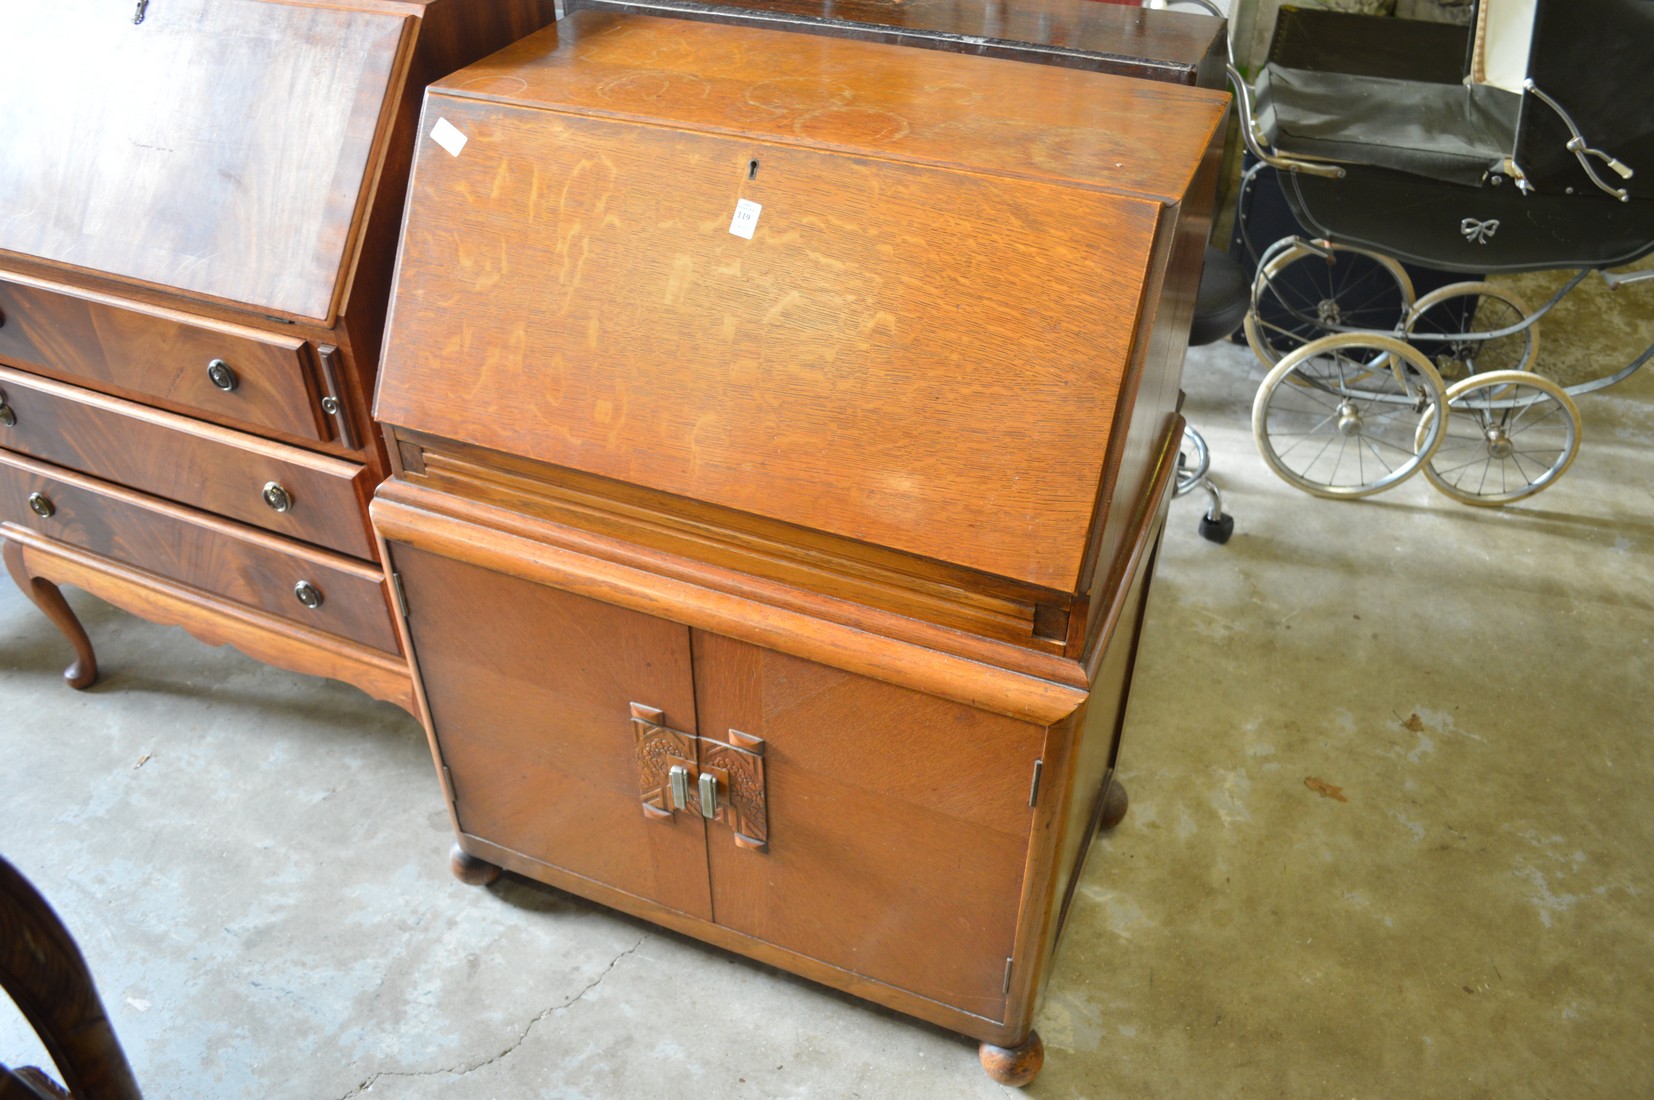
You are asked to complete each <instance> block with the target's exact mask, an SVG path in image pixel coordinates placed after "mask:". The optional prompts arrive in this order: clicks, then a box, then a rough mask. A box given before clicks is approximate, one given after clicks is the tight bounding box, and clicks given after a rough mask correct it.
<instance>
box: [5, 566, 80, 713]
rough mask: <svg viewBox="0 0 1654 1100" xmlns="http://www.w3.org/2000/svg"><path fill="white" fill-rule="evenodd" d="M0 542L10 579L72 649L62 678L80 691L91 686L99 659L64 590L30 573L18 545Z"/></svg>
mask: <svg viewBox="0 0 1654 1100" xmlns="http://www.w3.org/2000/svg"><path fill="white" fill-rule="evenodd" d="M0 544H4V547H5V549H4V551H3V554H4V556H5V559H6V571H7V572H9V573H10V574H11V579H12V580H14V581H16V582H17V587H18V588H21V589H22V590H23V594H24V595H25V596H27V597H29V599H30V600H31V601H32V602H33V603H34V605H35V606H36V607H38V608H40V610H41V611H43V612H45V614H46V617H47V618H48V619H50V620H52V623H53V624H54V625H55V626H56V627H57V629H58V631H59V632H60V633H62V635H63V636H64V637H65V638H67V639H68V640H69V644H70V645H71V646H73V647H74V649H75V659H74V661H73V662H72V663H71V664H70V665H69V667H68V668H66V669H64V670H63V679H64V681H65V682H66V683H67V684H68V685H69V686H70V687H72V688H75V689H76V690H79V691H84V690H85V689H86V688H89V687H91V686H92V685H93V684H94V683H96V682H97V679H98V659H97V656H96V655H95V654H94V653H93V652H92V639H90V638H88V637H87V636H86V628H85V627H83V626H81V625H80V620H79V619H77V618H76V617H75V612H74V610H73V609H72V608H71V607H70V606H69V601H68V600H66V599H64V598H63V593H62V592H61V591H60V590H59V589H58V587H57V585H55V584H53V583H52V582H51V581H49V580H46V579H45V578H44V577H33V576H30V575H29V567H28V565H27V564H25V563H24V561H23V547H22V546H21V545H20V544H18V543H15V542H12V541H11V540H10V539H6V538H0Z"/></svg>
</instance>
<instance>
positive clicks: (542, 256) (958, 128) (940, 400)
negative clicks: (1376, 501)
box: [376, 11, 1226, 590]
mask: <svg viewBox="0 0 1654 1100" xmlns="http://www.w3.org/2000/svg"><path fill="white" fill-rule="evenodd" d="M1225 103H1226V100H1225V98H1224V97H1223V96H1221V95H1218V94H1214V93H1210V92H1206V91H1200V90H1195V89H1186V88H1181V87H1173V86H1168V85H1164V84H1155V83H1150V82H1146V81H1134V80H1127V79H1123V78H1118V77H1110V76H1102V75H1098V74H1094V73H1085V72H1079V71H1074V70H1067V69H1057V68H1050V67H1046V66H1038V65H1028V64H1022V63H1019V62H1013V61H1001V60H995V59H988V58H980V57H971V56H962V55H955V54H947V53H939V52H933V51H928V50H917V49H910V48H904V47H900V46H887V45H879V44H873V43H864V42H854V41H845V40H839V39H830V38H816V37H810V36H805V35H799V34H789V33H787V32H784V31H770V30H759V29H753V28H746V27H732V26H722V25H716V24H709V23H694V22H687V21H676V20H666V19H658V18H652V17H643V16H628V15H619V14H612V13H604V12H596V11H581V12H577V13H575V14H574V15H573V16H571V17H570V18H568V19H566V20H564V21H563V22H561V23H559V24H556V25H554V26H552V27H548V28H546V29H545V30H543V31H541V32H540V33H538V34H536V35H533V36H531V37H529V38H527V39H524V40H523V41H521V42H519V43H517V44H516V45H514V46H512V47H510V48H508V49H506V50H504V51H502V52H501V53H498V54H496V55H494V56H493V57H491V58H488V59H486V60H485V61H483V62H480V63H479V64H477V65H474V66H472V67H471V68H469V69H466V70H463V71H462V72H460V73H457V74H455V75H454V76H452V77H450V78H448V79H447V80H444V81H442V82H440V83H439V84H437V85H435V86H434V87H433V88H432V89H431V91H430V92H429V94H428V95H427V98H426V103H425V110H424V117H423V120H422V122H421V130H420V143H419V148H418V151H417V155H416V162H415V167H414V179H413V186H412V191H411V195H410V199H409V206H408V212H407V218H406V221H405V224H404V227H403V239H402V245H401V254H400V258H399V262H398V271H397V279H396V289H395V292H394V297H393V301H392V306H391V319H390V327H389V333H388V336H387V341H386V355H385V361H384V366H383V369H382V373H381V377H380V383H379V392H378V401H377V408H376V415H377V416H378V417H379V419H381V420H383V421H385V422H386V423H389V424H393V425H399V426H403V427H407V428H411V429H414V430H417V431H421V432H427V433H430V434H433V435H438V436H442V437H446V438H449V439H454V440H459V441H462V442H466V443H472V444H477V445H480V446H483V447H488V448H492V449H495V450H498V451H503V452H506V453H510V454H516V455H522V456H525V457H528V458H531V459H536V460H540V461H543V462H547V463H552V464H555V465H558V466H564V467H570V468H573V469H577V470H582V471H586V472H589V473H594V474H599V475H602V476H606V477H611V478H616V479H619V480H622V481H626V482H630V483H633V484H637V485H642V486H646V487H649V488H652V489H658V490H661V491H665V492H669V493H674V494H679V495H681V496H684V497H688V498H692V499H696V500H703V501H708V502H712V503H715V504H719V505H723V506H726V507H730V508H735V509H739V510H742V511H746V512H751V513H756V514H759V515H764V516H768V517H773V518H776V519H781V520H785V521H788V522H792V523H796V524H801V525H803V526H806V527H810V528H814V529H817V530H823V531H827V532H830V533H833V534H837V535H842V536H846V537H850V538H854V539H860V540H864V541H866V542H870V543H874V544H877V545H883V546H889V547H893V548H896V549H899V550H903V551H906V552H909V553H913V554H917V555H921V556H923V557H928V558H934V559H939V560H942V561H946V562H951V563H954V564H958V565H963V566H966V567H970V568H974V569H979V570H983V571H985V572H988V573H992V574H995V575H999V576H1004V577H1010V578H1013V579H1017V580H1022V581H1026V582H1029V583H1034V584H1039V585H1043V586H1046V587H1049V588H1054V589H1059V590H1063V589H1069V590H1071V589H1072V587H1073V585H1074V584H1075V582H1076V578H1077V576H1078V573H1079V569H1080V564H1081V560H1082V558H1083V556H1084V553H1085V548H1086V546H1085V544H1086V540H1087V537H1088V531H1089V527H1090V524H1091V520H1092V514H1093V511H1094V510H1095V508H1096V501H1097V496H1098V486H1099V482H1100V479H1101V476H1102V472H1103V466H1104V462H1105V457H1106V454H1107V451H1108V444H1109V433H1110V428H1111V425H1112V424H1113V423H1114V414H1115V411H1116V408H1117V406H1118V405H1119V403H1120V402H1121V400H1122V396H1123V395H1122V384H1123V383H1122V380H1123V379H1125V378H1127V377H1129V374H1128V367H1129V365H1130V364H1131V362H1132V358H1133V356H1134V355H1140V354H1141V351H1142V349H1141V347H1140V345H1141V343H1142V342H1143V341H1144V340H1145V339H1146V333H1145V331H1144V325H1145V318H1146V317H1147V316H1149V315H1150V314H1152V309H1150V308H1148V307H1149V305H1150V304H1151V303H1152V302H1153V300H1154V297H1155V295H1156V293H1157V286H1156V283H1157V280H1158V275H1157V274H1155V273H1156V272H1157V271H1158V267H1157V264H1156V258H1157V255H1159V253H1163V251H1164V247H1165V244H1166V242H1167V241H1168V240H1169V235H1170V233H1171V230H1172V228H1173V225H1174V223H1175V219H1176V211H1177V204H1178V203H1179V202H1180V201H1181V200H1182V197H1183V196H1184V194H1185V192H1186V191H1187V190H1188V188H1189V187H1190V185H1191V180H1192V177H1193V176H1194V173H1195V170H1196V168H1197V167H1198V166H1199V164H1200V161H1201V158H1202V156H1203V154H1204V153H1205V152H1206V150H1207V148H1208V145H1209V144H1210V142H1211V139H1212V135H1213V133H1214V131H1215V128H1216V127H1217V126H1218V124H1219V122H1220V120H1221V118H1222V112H1223V109H1224V105H1225ZM1157 250H1158V252H1157ZM1160 258H1162V259H1163V256H1161V257H1160Z"/></svg>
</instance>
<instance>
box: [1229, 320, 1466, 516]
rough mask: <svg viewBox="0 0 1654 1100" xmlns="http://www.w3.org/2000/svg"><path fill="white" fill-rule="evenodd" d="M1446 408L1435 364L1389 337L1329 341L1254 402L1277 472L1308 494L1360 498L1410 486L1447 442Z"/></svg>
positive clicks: (1256, 426) (1260, 438)
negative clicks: (1439, 413)
mask: <svg viewBox="0 0 1654 1100" xmlns="http://www.w3.org/2000/svg"><path fill="white" fill-rule="evenodd" d="M1445 400H1446V393H1445V391H1444V389H1443V387H1442V380H1441V376H1440V375H1438V374H1437V373H1436V368H1435V367H1433V366H1431V365H1430V361H1429V360H1428V359H1426V358H1425V357H1424V356H1422V355H1420V354H1419V353H1418V352H1417V351H1416V350H1414V349H1413V348H1411V347H1409V346H1408V345H1407V344H1405V343H1403V342H1402V341H1401V340H1398V339H1397V338H1395V337H1393V336H1384V335H1380V334H1378V333H1371V332H1365V333H1359V332H1358V333H1344V334H1337V335H1333V336H1323V337H1322V338H1320V339H1319V340H1313V341H1311V342H1309V343H1307V344H1305V345H1304V346H1303V347H1301V348H1299V349H1298V350H1297V351H1294V352H1292V353H1291V354H1289V355H1287V356H1285V357H1284V358H1283V359H1282V360H1281V361H1280V362H1279V363H1277V364H1275V367H1274V369H1272V370H1271V371H1270V372H1269V375H1268V377H1266V378H1265V379H1264V381H1263V385H1262V386H1261V387H1260V388H1259V390H1258V396H1257V399H1256V400H1255V401H1254V402H1253V403H1252V434H1253V436H1254V437H1255V438H1256V439H1257V443H1258V450H1259V452H1260V453H1261V454H1262V455H1263V458H1264V461H1265V462H1267V463H1268V464H1269V466H1270V468H1271V469H1273V470H1274V471H1275V472H1276V473H1277V474H1279V475H1280V476H1281V477H1282V478H1283V479H1285V480H1286V481H1287V482H1288V483H1289V484H1292V485H1295V486H1297V487H1298V488H1300V489H1303V490H1304V491H1306V492H1309V493H1314V494H1315V495H1316V496H1323V497H1364V496H1368V495H1370V494H1372V493H1376V492H1379V491H1381V490H1384V489H1388V488H1389V487H1390V486H1392V485H1396V484H1399V483H1400V482H1402V481H1404V480H1406V479H1407V478H1409V477H1411V476H1412V475H1413V474H1414V473H1416V472H1417V471H1418V469H1419V467H1420V466H1421V465H1423V464H1424V463H1425V462H1427V461H1429V458H1430V456H1431V454H1432V453H1433V452H1434V451H1435V449H1436V445H1437V444H1438V443H1440V441H1441V438H1442V429H1441V421H1440V419H1439V418H1437V417H1435V416H1433V415H1432V416H1429V420H1428V424H1427V425H1425V426H1423V427H1421V424H1424V422H1423V421H1421V420H1420V417H1421V416H1426V415H1429V414H1430V413H1432V412H1433V410H1434V409H1435V408H1436V407H1437V406H1438V405H1440V404H1441V403H1442V402H1443V401H1445Z"/></svg>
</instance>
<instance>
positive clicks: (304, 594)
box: [293, 581, 322, 611]
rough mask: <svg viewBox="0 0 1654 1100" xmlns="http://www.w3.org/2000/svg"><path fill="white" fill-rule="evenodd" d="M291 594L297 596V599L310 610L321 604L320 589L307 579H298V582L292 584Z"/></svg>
mask: <svg viewBox="0 0 1654 1100" xmlns="http://www.w3.org/2000/svg"><path fill="white" fill-rule="evenodd" d="M293 595H294V596H296V597H298V601H299V602H300V603H302V604H304V606H306V607H308V608H309V609H310V610H312V611H314V610H316V608H318V607H320V606H322V591H321V589H319V588H317V587H316V586H315V585H313V584H311V583H310V582H309V581H300V582H299V583H298V584H295V585H294V586H293Z"/></svg>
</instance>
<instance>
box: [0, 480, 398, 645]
mask: <svg viewBox="0 0 1654 1100" xmlns="http://www.w3.org/2000/svg"><path fill="white" fill-rule="evenodd" d="M34 493H40V494H42V495H43V496H44V497H45V498H46V499H47V500H49V501H50V502H51V506H52V509H53V511H52V514H51V515H50V516H48V517H42V516H39V515H37V514H35V512H34V511H32V510H31V509H30V507H29V503H28V501H29V497H30V495H31V494H34ZM0 520H3V521H5V522H8V523H13V524H16V525H18V526H20V527H25V528H28V529H30V530H34V531H38V532H40V533H41V534H43V535H46V536H48V537H50V538H53V539H56V540H58V541H60V542H64V543H67V544H69V545H71V546H76V547H79V548H81V549H84V550H90V551H92V552H93V553H95V554H98V555H101V556H103V557H106V558H110V559H112V560H114V561H117V562H121V563H123V564H126V565H129V566H132V567H134V568H137V569H141V570H145V571H147V572H149V573H154V574H157V575H159V576H161V577H165V578H167V579H169V580H171V581H175V582H177V583H179V584H185V585H191V586H193V587H196V588H199V589H202V590H204V591H206V592H210V593H213V594H215V595H217V596H219V597H221V598H223V599H227V600H234V601H236V602H238V603H242V604H246V605H247V606H249V607H254V608H259V609H261V610H264V611H267V612H269V613H270V614H273V615H280V616H282V617H284V618H287V619H290V620H293V621H295V622H299V623H303V624H304V625H306V626H308V627H311V628H313V629H315V630H319V631H324V632H326V633H331V634H338V635H340V636H341V637H344V638H349V639H351V640H353V641H357V642H360V643H362V644H364V645H369V646H373V647H375V648H378V649H381V650H384V651H386V652H391V653H394V652H396V648H397V647H396V635H395V632H394V630H393V629H392V627H391V622H390V609H389V605H388V604H387V602H386V594H385V583H384V575H383V574H382V573H381V572H380V571H379V569H378V568H376V567H374V566H369V565H364V564H362V563H360V562H358V561H355V560H354V559H352V558H347V557H344V556H343V555H340V554H334V553H330V552H328V551H325V550H316V549H312V548H310V547H307V546H305V545H304V544H302V543H297V542H292V541H290V540H287V539H280V538H277V537H276V536H274V535H267V534H264V533H263V532H260V531H257V530H255V529H254V528H251V527H244V526H242V525H240V524H233V523H230V522H228V521H226V520H220V519H215V518H214V517H212V516H210V515H208V514H206V513H204V512H198V511H195V510H194V509H190V508H185V507H183V506H181V505H177V504H171V503H168V502H166V501H163V500H160V499H158V498H155V497H149V496H144V495H142V494H139V493H134V492H131V491H130V490H126V489H120V488H117V487H116V486H114V485H110V484H108V483H106V482H102V481H96V480H94V479H92V478H88V477H85V476H83V475H80V474H75V473H70V472H69V471H67V470H64V469H61V468H59V467H56V466H47V465H45V464H43V463H38V462H34V461H32V460H30V459H27V458H24V457H22V456H21V455H17V454H14V453H12V452H9V451H0ZM300 581H309V582H310V583H311V584H312V585H314V586H315V587H316V588H317V589H318V590H319V591H320V592H321V594H322V597H323V600H322V604H321V606H319V607H316V608H309V607H306V606H304V605H303V604H301V603H300V602H299V601H298V599H297V597H296V596H295V594H294V587H295V585H297V584H298V583H299V582H300Z"/></svg>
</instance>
